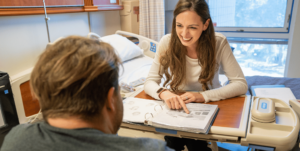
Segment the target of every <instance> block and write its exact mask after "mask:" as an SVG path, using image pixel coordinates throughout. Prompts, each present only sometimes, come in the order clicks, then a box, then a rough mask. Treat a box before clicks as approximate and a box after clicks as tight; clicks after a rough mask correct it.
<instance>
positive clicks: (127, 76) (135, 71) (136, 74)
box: [119, 55, 153, 84]
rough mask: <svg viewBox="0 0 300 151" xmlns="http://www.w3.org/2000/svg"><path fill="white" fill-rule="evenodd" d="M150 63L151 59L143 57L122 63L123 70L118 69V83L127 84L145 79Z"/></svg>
mask: <svg viewBox="0 0 300 151" xmlns="http://www.w3.org/2000/svg"><path fill="white" fill-rule="evenodd" d="M152 62H153V59H152V58H150V57H148V56H145V55H143V56H140V57H137V58H134V59H132V60H128V61H126V62H123V68H122V67H120V72H119V83H121V82H124V83H126V84H129V83H130V82H133V81H135V80H138V79H139V78H142V77H144V78H147V76H148V73H149V70H150V68H151V65H152Z"/></svg>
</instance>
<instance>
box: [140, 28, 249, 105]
mask: <svg viewBox="0 0 300 151" xmlns="http://www.w3.org/2000/svg"><path fill="white" fill-rule="evenodd" d="M215 36H216V61H217V63H218V65H219V67H218V68H219V70H220V68H221V66H222V68H223V71H224V72H225V75H226V76H227V78H228V80H229V84H227V85H226V86H223V87H222V86H221V84H220V82H219V72H216V74H215V75H214V78H213V80H212V85H210V84H208V87H209V90H207V91H203V90H202V84H201V83H199V82H198V79H199V76H200V73H201V66H200V65H199V64H198V59H192V58H190V57H188V56H186V73H185V74H186V82H185V83H184V84H181V85H180V86H179V90H183V91H197V92H199V93H201V94H202V95H203V97H204V99H205V103H207V102H209V101H219V100H221V99H226V98H231V97H235V96H238V95H242V94H245V93H246V92H247V89H248V86H247V82H246V79H245V77H244V74H243V72H242V70H241V67H240V66H239V64H238V63H237V61H236V59H235V57H234V55H233V53H232V50H231V48H230V46H229V43H228V42H227V39H226V37H225V36H224V35H222V34H220V33H215ZM170 39H171V35H170V34H168V35H165V36H163V37H162V39H161V40H160V42H159V45H158V50H157V52H156V54H155V58H154V60H153V64H152V66H151V69H150V71H149V74H148V77H147V79H146V82H145V84H144V90H145V92H146V93H147V94H149V95H150V96H152V97H153V98H155V99H158V100H159V99H160V98H159V97H158V94H157V91H158V89H160V88H161V86H160V84H161V80H162V78H163V77H162V76H160V74H159V73H158V72H159V68H162V67H161V65H160V62H159V59H160V56H161V54H164V53H165V52H166V50H167V48H168V46H169V42H170ZM161 71H162V70H161Z"/></svg>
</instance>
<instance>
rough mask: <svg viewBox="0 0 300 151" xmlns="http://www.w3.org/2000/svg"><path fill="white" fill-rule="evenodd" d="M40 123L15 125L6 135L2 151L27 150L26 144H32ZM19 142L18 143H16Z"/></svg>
mask: <svg viewBox="0 0 300 151" xmlns="http://www.w3.org/2000/svg"><path fill="white" fill-rule="evenodd" d="M37 128H38V124H37V123H36V124H20V125H17V126H15V127H13V128H12V129H11V130H10V131H9V133H8V134H7V135H6V136H5V139H4V142H3V144H2V147H1V151H4V150H26V149H25V148H23V147H24V146H30V143H32V142H31V141H32V140H33V137H34V133H35V132H36V131H38V130H36V129H37ZM16 144H18V145H16Z"/></svg>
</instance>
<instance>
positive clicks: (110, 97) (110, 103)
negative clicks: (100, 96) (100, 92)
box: [106, 87, 116, 111]
mask: <svg viewBox="0 0 300 151" xmlns="http://www.w3.org/2000/svg"><path fill="white" fill-rule="evenodd" d="M114 92H115V88H114V87H111V88H110V89H109V91H108V93H107V99H106V107H107V109H109V110H113V111H114V110H116V107H115V103H116V102H115V101H116V100H115V99H114Z"/></svg>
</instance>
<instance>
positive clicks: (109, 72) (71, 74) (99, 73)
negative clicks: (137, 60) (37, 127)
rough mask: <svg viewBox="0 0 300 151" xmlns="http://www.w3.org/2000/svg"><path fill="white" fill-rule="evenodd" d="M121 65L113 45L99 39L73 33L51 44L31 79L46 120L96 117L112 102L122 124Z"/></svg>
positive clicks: (89, 118) (117, 118)
mask: <svg viewBox="0 0 300 151" xmlns="http://www.w3.org/2000/svg"><path fill="white" fill-rule="evenodd" d="M120 64H121V61H120V59H119V58H118V56H117V55H116V54H115V52H114V50H113V48H112V47H111V46H110V45H109V44H107V43H104V42H99V41H98V40H93V39H89V38H84V37H79V36H70V37H67V38H64V39H62V40H60V41H58V42H56V43H55V44H54V45H51V46H49V47H47V49H46V50H45V52H44V53H42V54H41V56H40V58H39V60H38V62H37V64H36V66H35V67H34V69H33V71H32V74H31V79H30V84H31V88H32V90H33V92H34V94H35V95H36V97H37V98H38V99H39V101H40V106H41V110H42V113H43V116H44V119H45V120H46V121H47V120H48V119H49V118H68V117H70V116H76V117H79V118H81V119H83V120H92V119H93V118H95V117H98V116H99V114H101V112H102V110H103V108H104V107H105V106H106V105H107V103H112V104H110V105H113V107H114V108H115V109H116V114H115V116H116V117H115V118H116V119H114V120H116V122H117V126H119V124H120V123H121V121H122V116H123V104H122V102H121V98H120V92H119V86H118V71H119V65H120ZM111 99H113V101H112V102H108V101H111Z"/></svg>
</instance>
